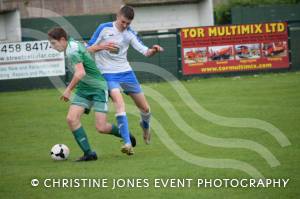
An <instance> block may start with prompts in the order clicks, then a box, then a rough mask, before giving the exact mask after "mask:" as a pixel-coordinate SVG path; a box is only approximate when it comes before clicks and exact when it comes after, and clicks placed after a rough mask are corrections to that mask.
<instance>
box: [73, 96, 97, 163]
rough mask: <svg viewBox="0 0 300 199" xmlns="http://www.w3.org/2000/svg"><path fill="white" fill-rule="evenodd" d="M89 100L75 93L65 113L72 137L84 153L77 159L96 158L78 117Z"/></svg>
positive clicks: (87, 105) (87, 106)
mask: <svg viewBox="0 0 300 199" xmlns="http://www.w3.org/2000/svg"><path fill="white" fill-rule="evenodd" d="M89 106H90V104H89V101H88V100H87V99H85V98H83V97H80V96H78V95H75V96H74V98H73V99H72V105H71V106H70V108H69V112H68V115H67V123H68V125H69V128H70V130H71V131H72V132H73V135H74V138H75V140H76V142H77V143H78V145H79V147H80V148H81V150H82V151H83V152H84V155H83V156H82V157H81V158H79V159H78V160H79V161H88V160H96V159H97V155H96V153H95V152H93V151H92V149H91V147H90V144H89V141H88V138H87V135H86V133H85V130H84V128H83V127H82V125H81V122H80V118H81V115H82V114H83V113H84V110H85V108H89Z"/></svg>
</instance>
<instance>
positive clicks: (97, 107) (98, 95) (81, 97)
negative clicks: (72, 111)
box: [71, 90, 108, 114]
mask: <svg viewBox="0 0 300 199" xmlns="http://www.w3.org/2000/svg"><path fill="white" fill-rule="evenodd" d="M107 101H108V92H107V90H98V91H97V92H86V91H85V92H82V91H76V92H75V94H74V96H73V97H72V100H71V104H73V105H77V106H81V107H84V108H85V113H87V114H88V113H89V112H90V110H91V108H93V110H94V111H95V112H102V113H107V112H108V106H107Z"/></svg>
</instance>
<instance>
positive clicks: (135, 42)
mask: <svg viewBox="0 0 300 199" xmlns="http://www.w3.org/2000/svg"><path fill="white" fill-rule="evenodd" d="M132 34H133V33H132ZM130 44H131V46H132V47H133V48H134V49H135V50H137V51H139V52H140V53H141V54H143V55H145V56H146V57H150V56H153V55H155V54H156V53H157V52H162V51H164V49H163V48H162V47H161V46H159V45H153V46H152V48H148V47H147V46H145V45H144V44H143V42H142V41H141V40H140V39H139V38H138V36H137V35H136V34H133V37H132V39H131V41H130Z"/></svg>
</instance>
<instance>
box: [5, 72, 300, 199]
mask: <svg viewBox="0 0 300 199" xmlns="http://www.w3.org/2000/svg"><path fill="white" fill-rule="evenodd" d="M181 83H182V84H183V85H184V87H185V88H186V89H187V90H188V92H189V93H190V94H191V96H193V98H194V100H196V101H197V102H198V104H200V105H201V106H202V107H203V108H205V109H206V110H207V111H209V112H211V113H214V114H216V115H220V116H224V117H230V118H256V119H260V120H264V121H266V122H269V123H271V124H273V125H274V126H276V127H277V128H279V129H280V130H281V131H282V132H283V133H284V134H285V136H287V138H288V139H289V141H290V143H291V144H290V145H288V146H285V147H282V146H281V145H280V144H279V143H278V142H277V140H276V139H275V138H274V137H273V136H271V135H270V134H269V133H267V132H266V131H263V130H260V129H257V128H234V127H229V126H222V125H218V124H216V123H214V122H212V121H209V120H208V119H207V118H206V117H200V116H199V115H197V114H196V111H195V112H194V111H192V110H191V109H190V108H189V107H188V106H187V104H186V103H190V101H189V100H188V99H186V100H183V99H181V98H180V97H179V95H178V94H177V93H176V92H175V91H174V89H173V88H172V87H171V86H170V85H169V84H168V83H159V84H145V91H147V88H148V90H149V89H154V90H155V91H157V92H159V94H161V95H162V96H163V97H164V98H166V99H164V100H167V101H159V100H161V99H158V98H157V97H155V96H151V95H149V96H147V98H148V100H149V102H150V104H151V110H152V112H153V118H155V120H156V121H157V122H158V123H159V124H160V125H161V126H162V127H163V128H164V130H165V131H166V132H167V134H168V136H169V137H170V140H172V141H173V142H175V143H176V145H177V146H178V147H180V148H181V149H182V150H184V151H186V152H187V153H189V154H193V155H194V156H196V157H203V158H208V159H234V160H239V161H243V162H245V163H248V164H250V165H252V166H253V167H254V168H255V169H257V170H258V171H259V172H260V173H261V174H262V175H264V176H265V177H266V178H276V179H279V178H289V179H290V181H289V183H288V185H287V187H286V188H282V187H281V188H262V187H261V188H249V187H248V188H242V187H238V188H233V187H220V188H203V187H202V188H198V187H197V186H196V185H195V184H194V183H192V185H191V186H190V187H187V186H186V187H179V188H174V187H173V188H172V187H170V184H168V185H167V187H166V188H164V187H163V184H162V183H160V184H159V185H160V186H161V187H160V188H159V187H155V186H154V179H163V180H165V181H164V182H166V180H167V179H172V178H175V179H186V178H189V179H193V180H196V179H199V178H201V179H205V178H206V179H227V178H229V179H243V178H251V176H249V175H248V174H247V173H245V172H243V171H241V170H237V169H230V168H227V169H217V168H209V167H204V166H199V165H195V164H191V163H189V162H186V161H184V160H183V159H182V158H180V157H179V155H178V154H177V153H178V152H177V151H176V150H175V151H172V150H170V149H169V148H170V147H169V146H166V145H165V142H164V141H163V139H164V138H162V137H161V136H158V135H161V134H160V133H161V132H159V131H157V130H155V129H158V128H156V127H157V126H155V125H154V124H153V137H152V144H151V145H149V146H147V145H145V144H144V143H143V141H142V133H141V130H140V127H139V125H138V120H139V119H138V117H136V116H135V114H137V113H138V111H137V110H136V109H130V110H131V113H134V114H129V122H130V129H131V131H132V132H133V134H134V135H135V136H136V137H137V141H138V145H137V147H136V148H135V152H136V154H135V155H134V156H130V157H129V156H126V155H123V154H121V152H120V147H121V142H120V140H119V139H117V138H115V137H113V136H108V135H100V134H99V133H97V132H96V130H95V128H94V116H93V114H90V115H89V116H84V117H83V118H82V124H83V126H84V127H85V129H86V131H87V134H88V136H89V141H90V144H91V146H92V148H93V149H94V150H96V151H97V153H98V155H99V156H100V158H99V160H97V161H93V162H86V163H75V162H73V161H72V160H74V159H76V158H77V157H78V156H80V155H82V154H81V152H80V150H79V147H78V146H77V144H76V142H75V140H74V139H73V136H72V135H71V133H70V132H69V130H68V128H67V124H66V122H65V116H66V113H67V108H68V104H67V103H63V102H61V101H59V96H60V93H59V92H58V91H57V90H55V89H51V90H34V91H27V92H10V93H0V103H1V106H0V126H1V132H0V143H1V144H0V152H1V155H2V157H1V161H0V177H1V178H0V179H1V180H0V197H1V198H54V197H59V198H70V197H72V198H122V199H126V198H128V199H132V198H138V199H142V198H298V197H299V195H300V191H299V190H300V189H299V186H300V182H299V181H300V180H299V179H300V175H299V174H300V172H299V170H298V169H299V165H300V156H299V152H300V147H299V146H300V145H299V143H300V133H299V132H300V122H299V117H300V73H299V72H297V73H282V74H266V75H259V76H243V77H241V78H211V79H195V80H190V81H185V82H181ZM146 94H147V92H146ZM126 101H127V106H128V107H130V106H132V105H133V104H132V102H131V101H130V100H129V99H128V98H126ZM185 101H186V102H185ZM166 102H167V103H166ZM168 104H171V105H172V106H173V108H174V109H172V110H173V111H176V114H177V115H179V119H180V120H183V121H185V125H188V126H189V127H190V128H192V129H194V130H195V131H197V132H198V133H201V134H202V135H206V136H209V137H210V138H224V139H230V138H239V139H244V140H248V141H250V140H251V141H253V142H256V143H258V144H260V145H262V146H264V147H265V148H266V149H267V150H269V151H270V152H271V153H272V154H273V155H274V157H276V159H277V160H278V161H279V163H280V165H278V166H275V167H272V166H271V165H270V164H268V162H267V161H266V159H265V158H263V157H262V156H261V155H260V154H258V153H257V152H255V151H253V150H249V149H245V148H234V147H232V148H230V147H227V148H224V147H216V146H212V145H207V144H205V143H203V142H199V141H197V140H196V139H193V138H192V137H189V136H187V134H186V133H187V132H183V131H182V130H181V129H180V127H181V126H180V125H181V124H180V123H179V124H177V126H176V125H175V124H174V121H178V120H175V119H176V118H177V119H178V117H176V118H175V115H173V116H174V117H173V116H172V115H169V114H167V112H166V111H171V110H170V107H168V106H167V105H168ZM111 107H112V106H111ZM168 109H169V110H168ZM113 115H114V114H113V110H112V111H111V112H110V113H109V121H114V122H115V119H114V118H113ZM200 115H201V113H200ZM57 143H64V144H66V145H67V146H69V148H70V150H71V153H70V158H69V160H67V161H62V162H56V161H53V160H51V158H50V155H49V151H50V149H51V147H52V146H53V145H54V144H57ZM32 179H38V180H39V181H40V185H39V186H37V187H32V186H31V180H32ZM45 179H107V181H108V184H107V185H108V187H102V188H101V187H100V188H95V187H94V188H92V187H90V188H88V187H80V188H75V187H73V188H70V187H69V188H66V187H65V188H59V187H45V186H43V182H44V180H45ZM113 179H127V180H128V179H129V180H130V179H131V180H132V179H134V180H137V179H142V180H145V179H146V181H148V183H149V185H148V187H147V184H146V183H145V181H142V183H141V184H140V185H141V186H142V187H134V188H129V187H124V188H116V189H112V181H113ZM50 184H51V183H48V185H50ZM52 185H53V184H52ZM56 185H57V184H56ZM68 186H70V184H68ZM73 186H74V185H73ZM81 186H82V183H81ZM136 186H137V185H136ZM145 186H146V187H145Z"/></svg>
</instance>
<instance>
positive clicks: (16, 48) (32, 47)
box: [0, 41, 52, 53]
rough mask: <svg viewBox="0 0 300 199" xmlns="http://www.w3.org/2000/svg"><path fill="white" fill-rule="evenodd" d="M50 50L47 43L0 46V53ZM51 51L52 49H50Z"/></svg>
mask: <svg viewBox="0 0 300 199" xmlns="http://www.w3.org/2000/svg"><path fill="white" fill-rule="evenodd" d="M50 48H51V45H50V44H49V42H47V41H44V42H30V43H22V44H21V43H16V44H0V52H1V53H15V52H22V51H40V50H48V49H50ZM51 49H52V48H51Z"/></svg>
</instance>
